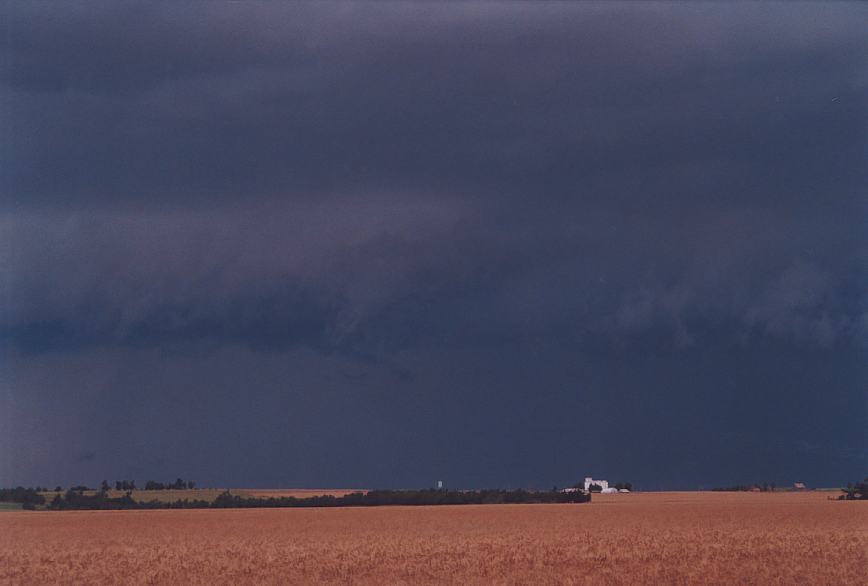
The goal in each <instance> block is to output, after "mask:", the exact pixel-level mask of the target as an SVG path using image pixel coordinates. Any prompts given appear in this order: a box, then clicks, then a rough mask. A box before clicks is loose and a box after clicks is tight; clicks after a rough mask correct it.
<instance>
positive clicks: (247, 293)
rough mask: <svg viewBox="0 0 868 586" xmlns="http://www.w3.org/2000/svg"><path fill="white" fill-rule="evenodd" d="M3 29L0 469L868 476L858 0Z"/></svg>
mask: <svg viewBox="0 0 868 586" xmlns="http://www.w3.org/2000/svg"><path fill="white" fill-rule="evenodd" d="M0 22H2V23H3V24H2V32H0V41H2V43H0V123H2V132H0V160H2V168H0V224H2V225H0V275H2V277H0V294H2V297H0V344H2V346H0V385H2V390H0V485H9V484H36V483H39V484H52V485H53V484H57V483H60V484H70V483H77V482H87V483H94V482H98V481H99V480H101V479H102V478H107V479H115V478H135V479H139V480H144V479H146V478H155V479H168V478H175V477H177V476H183V477H192V478H195V479H196V480H198V481H199V483H200V484H204V485H220V486H227V485H228V486H311V487H320V486H362V487H419V486H428V485H431V484H432V483H433V482H434V481H435V480H437V479H444V480H446V481H447V483H448V484H449V485H450V486H456V487H459V486H460V487H484V486H485V487H487V486H502V487H507V486H509V487H515V486H533V487H550V486H551V485H553V484H556V485H560V486H563V485H566V484H568V483H573V482H575V481H577V480H578V479H579V478H581V477H583V476H585V475H595V476H600V477H604V478H609V479H610V480H630V481H633V482H634V483H635V484H636V485H638V486H639V487H644V488H695V487H700V486H704V487H710V486H716V485H724V484H735V483H745V482H752V481H774V482H777V483H779V484H786V483H791V482H794V481H805V482H807V483H809V484H811V485H835V484H840V483H844V482H846V481H848V480H853V479H857V478H861V477H862V476H864V475H865V473H866V470H868V451H866V446H868V435H866V429H868V396H866V383H868V360H866V358H868V355H866V344H865V342H866V335H868V288H866V284H868V270H866V269H868V239H866V234H868V231H866V228H868V224H866V220H868V208H866V190H868V156H866V155H868V36H866V35H865V23H866V22H868V7H866V6H865V5H864V4H846V3H828V4H827V3H806V4H796V3H787V4H780V5H778V4H771V3H762V4H760V3H757V4H754V3H751V4H747V3H745V4H737V5H729V4H713V3H690V4H684V3H682V4H652V3H638V4H630V3H606V4H599V5H598V4H592V3H576V4H531V3H528V4H522V3H508V4H507V3H505V4H490V3H486V4H451V3H450V4H432V3H420V4H412V3H387V4H357V5H350V4H296V3H292V4H290V3H286V4H282V3H258V4H239V3H233V4H228V3H227V4H210V3H209V4H202V3H184V4H182V5H180V6H178V5H173V4H160V5H157V6H150V7H147V6H135V5H126V6H113V5H109V4H106V5H100V4H98V3H94V2H88V3H77V4H73V5H71V6H70V5H65V4H60V3H57V4H52V3H7V4H5V5H4V6H3V7H2V8H0Z"/></svg>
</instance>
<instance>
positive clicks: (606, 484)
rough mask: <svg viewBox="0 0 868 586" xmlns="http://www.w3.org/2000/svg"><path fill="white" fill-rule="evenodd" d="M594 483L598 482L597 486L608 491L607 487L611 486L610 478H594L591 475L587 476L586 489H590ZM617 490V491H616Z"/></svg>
mask: <svg viewBox="0 0 868 586" xmlns="http://www.w3.org/2000/svg"><path fill="white" fill-rule="evenodd" d="M592 484H596V485H597V486H599V487H600V488H602V489H603V492H606V489H608V488H609V481H608V480H594V479H593V478H591V477H590V476H587V477H586V478H585V490H586V491H588V490H590V489H591V485H592ZM613 490H614V489H613ZM616 492H617V491H616Z"/></svg>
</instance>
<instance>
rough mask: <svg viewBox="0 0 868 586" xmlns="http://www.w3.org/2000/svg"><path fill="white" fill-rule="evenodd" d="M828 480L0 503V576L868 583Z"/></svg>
mask: <svg viewBox="0 0 868 586" xmlns="http://www.w3.org/2000/svg"><path fill="white" fill-rule="evenodd" d="M828 497H829V493H805V494H800V493H785V494H749V493H657V494H630V495H598V496H595V497H594V502H592V503H590V504H582V505H503V506H499V505H483V506H458V507H382V508H345V509H278V510H262V509H260V510H229V511H211V510H197V511H104V512H102V511H96V512H88V511H81V512H50V511H44V512H40V511H37V512H5V513H3V514H0V583H2V584H73V583H74V584H181V583H183V584H407V585H409V584H607V585H608V584H613V585H617V584H824V585H826V584H847V585H850V586H852V585H854V584H865V576H866V575H868V506H866V504H865V503H860V502H838V501H829V500H827V499H828Z"/></svg>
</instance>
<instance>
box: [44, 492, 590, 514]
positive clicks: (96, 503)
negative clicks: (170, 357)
mask: <svg viewBox="0 0 868 586" xmlns="http://www.w3.org/2000/svg"><path fill="white" fill-rule="evenodd" d="M590 500H591V496H590V495H588V494H583V493H581V492H554V491H551V492H547V491H528V490H522V489H519V490H469V491H461V490H459V491H455V490H449V491H447V490H434V489H428V490H373V491H370V492H366V493H364V492H354V493H350V494H347V495H344V496H339V497H336V496H332V495H322V496H312V497H305V498H297V497H292V496H288V497H267V498H258V497H243V496H240V495H236V494H232V493H230V492H229V491H225V492H223V493H221V494H220V495H218V496H217V498H216V499H214V500H213V501H210V502H209V501H205V500H201V499H193V500H187V499H178V500H176V501H174V502H164V501H157V500H152V501H147V502H145V501H137V500H135V499H133V497H132V495H131V493H129V492H128V493H126V494H125V495H123V496H120V497H109V496H108V495H107V494H106V493H105V492H98V493H96V494H84V493H83V492H78V491H73V490H69V491H67V492H66V494H65V495H59V494H58V495H56V496H55V497H54V500H52V501H51V502H50V503H49V505H48V508H49V509H52V510H85V509H86V510H112V509H245V508H301V507H376V506H389V505H405V506H414V505H471V504H474V505H485V504H520V503H584V502H588V501H590Z"/></svg>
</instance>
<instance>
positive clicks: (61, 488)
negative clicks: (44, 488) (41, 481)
mask: <svg viewBox="0 0 868 586" xmlns="http://www.w3.org/2000/svg"><path fill="white" fill-rule="evenodd" d="M54 492H63V487H62V486H60V485H59V484H58V485H57V486H55V487H54Z"/></svg>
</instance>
